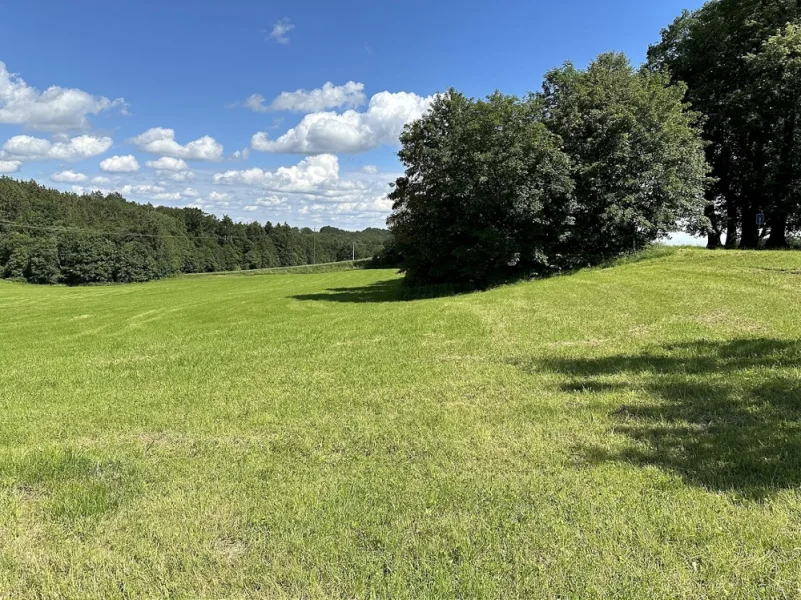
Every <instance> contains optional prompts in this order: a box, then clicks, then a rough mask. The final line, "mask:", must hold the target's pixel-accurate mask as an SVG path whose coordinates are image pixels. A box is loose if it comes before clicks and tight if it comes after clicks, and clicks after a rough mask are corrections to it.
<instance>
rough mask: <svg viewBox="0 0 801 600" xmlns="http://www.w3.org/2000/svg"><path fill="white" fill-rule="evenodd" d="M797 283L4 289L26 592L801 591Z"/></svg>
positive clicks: (6, 409)
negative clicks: (404, 294) (436, 294)
mask: <svg viewBox="0 0 801 600" xmlns="http://www.w3.org/2000/svg"><path fill="white" fill-rule="evenodd" d="M792 271H801V255H799V254H795V253H767V252H760V253H736V252H731V253H708V252H705V251H701V250H680V251H678V253H676V254H675V255H672V256H657V257H655V258H652V259H650V260H644V261H641V262H638V263H632V264H625V265H622V266H618V267H615V268H610V269H606V270H592V271H585V272H581V273H579V274H576V275H573V276H567V277H560V278H553V279H549V280H546V281H539V282H532V283H526V284H519V285H516V286H509V287H506V288H501V289H496V290H493V291H489V292H484V293H477V294H471V295H465V296H458V297H452V298H440V299H436V300H420V301H413V302H391V301H381V300H391V299H392V297H393V293H394V289H395V288H394V286H395V285H396V284H397V281H395V279H394V278H396V276H395V275H394V274H393V273H392V272H391V271H352V272H346V273H330V274H318V275H303V276H299V275H288V276H271V277H208V278H181V279H175V280H169V281H162V282H154V283H148V284H141V285H131V286H113V287H95V288H63V287H52V288H48V287H35V286H27V285H23V284H15V283H8V282H3V283H0V315H2V319H1V320H0V340H2V343H1V344H0V598H16V597H19V598H28V597H53V598H55V597H75V598H101V597H102V598H107V597H120V598H124V597H128V598H135V597H175V598H197V597H213V598H223V597H230V598H241V597H259V598H262V597H285V596H291V597H357V596H358V597H369V596H370V595H373V596H380V597H393V598H401V597H437V598H444V597H476V596H484V597H489V596H492V597H505V598H508V597H516V596H518V597H527V598H532V597H555V596H557V595H558V596H561V597H574V598H594V597H597V598H608V597H627V598H633V597H641V598H681V597H686V598H703V597H708V598H723V597H742V598H755V597H771V596H772V597H779V598H782V597H788V598H790V597H797V596H798V594H799V593H801V591H799V590H801V525H799V523H801V519H800V517H801V490H799V484H800V483H801V422H800V421H799V417H800V416H801V379H799V376H800V375H801V343H800V342H799V334H800V333H801V319H799V317H800V316H801V306H800V305H799V297H800V296H799V292H801V275H800V274H798V273H793V272H792ZM340 288H344V289H340ZM327 290H328V291H327Z"/></svg>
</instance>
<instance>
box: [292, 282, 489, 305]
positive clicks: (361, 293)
mask: <svg viewBox="0 0 801 600" xmlns="http://www.w3.org/2000/svg"><path fill="white" fill-rule="evenodd" d="M471 291H475V288H474V287H468V286H463V285H453V284H440V285H427V286H408V285H406V283H405V282H404V280H403V279H387V280H386V281H377V282H376V283H372V284H370V285H366V286H361V287H343V288H330V289H327V290H325V291H324V292H320V293H317V294H297V295H295V296H292V298H294V299H295V300H317V301H326V302H409V301H412V300H423V299H429V298H444V297H448V296H455V295H458V294H464V293H468V292H471Z"/></svg>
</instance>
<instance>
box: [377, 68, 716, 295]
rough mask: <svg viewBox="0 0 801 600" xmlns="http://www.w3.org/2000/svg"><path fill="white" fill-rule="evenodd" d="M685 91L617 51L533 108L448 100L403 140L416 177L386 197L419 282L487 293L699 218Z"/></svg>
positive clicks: (700, 178)
mask: <svg viewBox="0 0 801 600" xmlns="http://www.w3.org/2000/svg"><path fill="white" fill-rule="evenodd" d="M683 95H684V90H683V88H681V87H679V86H671V85H669V84H668V81H667V78H666V77H665V76H663V75H661V74H657V73H651V72H648V71H644V70H643V71H635V70H634V69H633V68H632V67H631V65H630V64H629V62H628V61H627V60H626V58H625V57H624V56H622V55H615V54H608V55H602V56H600V57H599V58H598V59H597V60H596V61H594V62H593V63H592V64H591V65H590V66H589V67H588V69H587V70H584V71H581V70H578V69H576V68H574V67H573V66H572V65H570V64H568V65H566V66H565V67H564V68H562V69H557V70H554V71H552V72H551V73H549V74H548V76H547V78H546V80H545V84H544V90H543V92H542V93H540V94H537V95H530V96H529V97H528V98H526V99H524V100H520V99H518V98H514V97H508V96H503V95H502V94H500V93H496V94H494V95H492V96H490V97H489V98H487V99H486V100H484V101H482V100H473V99H468V98H465V97H464V96H462V95H461V94H459V93H458V92H456V91H454V90H451V91H450V92H448V93H447V94H445V95H443V96H440V97H439V98H438V99H437V100H436V101H435V102H434V104H433V106H432V109H431V111H430V112H429V113H428V114H426V115H425V116H424V117H423V118H422V119H420V120H419V121H417V122H415V123H412V124H410V125H409V126H407V127H406V129H405V130H404V133H403V135H402V136H401V143H402V145H403V148H402V150H401V151H400V153H399V156H400V158H401V160H402V161H403V163H404V164H405V166H406V175H405V177H402V178H400V179H398V180H397V182H396V184H395V188H394V190H393V192H392V193H391V194H390V198H391V199H392V200H393V201H394V205H393V213H392V216H391V217H390V219H389V221H388V223H389V226H390V230H391V231H392V234H393V236H394V238H395V240H396V242H397V245H398V252H399V255H400V256H401V257H402V267H403V269H404V270H405V271H406V274H407V277H408V280H409V282H410V283H411V284H413V285H417V284H421V283H426V284H430V283H443V282H447V283H464V284H469V285H474V286H478V287H484V286H487V285H490V284H492V283H495V282H498V281H502V280H505V279H507V278H511V277H518V276H521V275H529V274H545V273H550V272H554V271H558V270H561V269H566V268H572V267H575V266H578V265H584V264H588V263H597V262H600V261H602V260H605V259H608V258H610V257H614V256H617V255H619V254H621V253H623V252H628V251H631V250H632V249H638V248H642V247H643V246H645V245H647V244H649V243H651V242H653V241H655V240H657V239H659V238H661V237H664V236H665V235H667V234H668V233H669V232H671V231H675V230H677V229H678V228H680V227H682V226H684V227H687V226H688V224H692V223H698V222H699V221H703V219H704V216H703V207H704V199H703V191H704V185H705V182H706V179H705V177H706V170H707V168H706V165H705V162H704V152H703V146H702V142H701V139H700V135H699V131H698V129H697V128H696V127H695V125H694V120H695V119H696V115H695V114H694V113H692V112H690V111H689V110H688V108H687V106H686V105H684V104H683V103H682V98H683ZM696 226H697V225H696Z"/></svg>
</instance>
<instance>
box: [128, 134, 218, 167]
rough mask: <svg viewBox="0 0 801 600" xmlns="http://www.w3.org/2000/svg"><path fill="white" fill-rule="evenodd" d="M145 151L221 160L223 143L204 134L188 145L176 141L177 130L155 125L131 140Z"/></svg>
mask: <svg viewBox="0 0 801 600" xmlns="http://www.w3.org/2000/svg"><path fill="white" fill-rule="evenodd" d="M130 141H131V142H132V143H133V144H134V145H136V146H137V147H138V148H139V149H140V150H142V151H143V152H149V153H151V154H161V155H163V156H165V157H172V158H181V159H186V160H207V161H215V160H220V159H221V158H222V155H223V147H222V144H220V143H219V142H217V140H215V139H214V138H213V137H210V136H208V135H204V136H203V137H201V138H198V139H196V140H194V141H192V142H189V143H188V144H186V145H181V144H179V143H178V142H176V141H175V131H174V130H172V129H166V128H164V127H154V128H152V129H148V130H147V131H145V132H144V133H141V134H139V135H137V136H136V137H134V138H132V139H131V140H130Z"/></svg>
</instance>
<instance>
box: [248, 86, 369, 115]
mask: <svg viewBox="0 0 801 600" xmlns="http://www.w3.org/2000/svg"><path fill="white" fill-rule="evenodd" d="M366 100H367V97H366V96H365V95H364V84H363V83H356V82H355V81H348V82H347V83H346V84H344V85H334V84H333V83H331V82H330V81H329V82H327V83H325V84H324V85H323V87H321V88H317V89H313V90H296V91H294V92H281V94H280V95H279V96H277V97H276V98H274V99H273V101H272V102H271V103H270V104H265V101H264V96H262V95H261V94H253V95H252V96H250V97H249V98H248V99H247V100H246V101H245V107H246V108H249V109H250V110H252V111H254V112H268V111H273V110H287V111H291V112H299V113H313V112H319V111H322V110H327V109H330V108H340V107H343V106H346V107H356V106H361V105H363V104H364V103H365V101H366Z"/></svg>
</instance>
